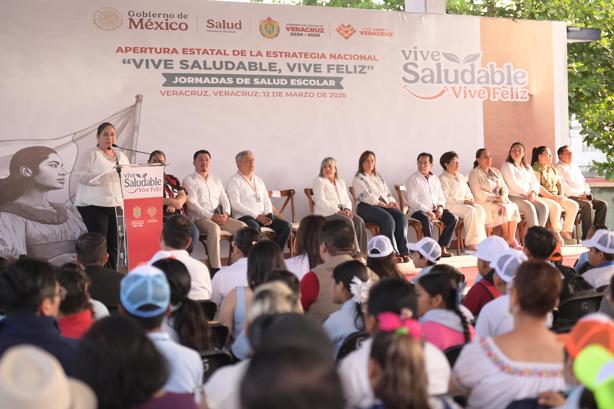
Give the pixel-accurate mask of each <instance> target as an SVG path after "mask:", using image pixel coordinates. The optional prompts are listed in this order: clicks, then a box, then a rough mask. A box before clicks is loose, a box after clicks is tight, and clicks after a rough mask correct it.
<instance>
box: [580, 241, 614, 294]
mask: <svg viewBox="0 0 614 409" xmlns="http://www.w3.org/2000/svg"><path fill="white" fill-rule="evenodd" d="M582 245H583V246H584V247H587V248H588V262H589V264H590V265H591V268H590V269H589V270H587V271H586V272H585V273H584V274H582V277H583V278H584V279H585V280H586V282H587V283H589V284H590V285H592V286H593V287H594V288H600V287H603V286H606V285H608V284H609V283H610V279H611V278H612V277H614V232H611V231H606V230H598V231H596V232H595V234H594V235H593V237H592V238H591V239H590V240H584V241H583V242H582Z"/></svg>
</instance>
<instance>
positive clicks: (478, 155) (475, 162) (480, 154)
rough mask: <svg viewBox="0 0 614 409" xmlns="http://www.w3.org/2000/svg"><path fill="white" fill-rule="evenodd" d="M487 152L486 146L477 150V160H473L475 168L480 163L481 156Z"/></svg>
mask: <svg viewBox="0 0 614 409" xmlns="http://www.w3.org/2000/svg"><path fill="white" fill-rule="evenodd" d="M484 152H486V148H480V149H478V150H477V151H475V160H474V161H473V168H474V169H475V168H477V167H478V165H479V163H478V159H480V156H482V154H483V153H484Z"/></svg>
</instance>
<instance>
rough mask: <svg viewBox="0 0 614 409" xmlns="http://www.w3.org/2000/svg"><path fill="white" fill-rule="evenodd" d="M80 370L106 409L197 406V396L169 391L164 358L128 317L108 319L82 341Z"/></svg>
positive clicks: (78, 370) (78, 364)
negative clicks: (165, 388) (166, 389)
mask: <svg viewBox="0 0 614 409" xmlns="http://www.w3.org/2000/svg"><path fill="white" fill-rule="evenodd" d="M76 372H77V378H78V379H80V380H82V381H83V382H85V383H86V384H88V385H89V386H90V387H91V388H92V389H93V390H94V393H95V394H96V397H97V398H98V407H99V408H100V409H125V408H134V409H156V408H167V407H172V408H174V409H196V403H195V402H194V397H193V396H192V395H191V394H187V393H184V394H178V393H172V392H168V391H165V390H164V385H165V383H166V382H167V379H168V377H169V367H168V366H167V362H166V360H165V358H164V356H163V355H162V354H161V353H160V351H158V349H157V348H156V346H155V345H154V343H153V342H152V341H151V339H150V338H149V337H148V336H147V334H145V332H144V331H143V328H142V327H141V326H140V325H138V324H137V323H136V322H135V321H134V320H131V319H129V318H126V317H121V316H111V317H106V318H103V319H102V320H100V321H97V322H96V323H95V324H94V325H93V326H92V328H91V329H90V330H89V331H88V332H87V333H86V334H85V336H84V337H83V338H82V340H81V344H80V347H79V354H78V357H77V371H76Z"/></svg>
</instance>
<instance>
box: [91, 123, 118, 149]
mask: <svg viewBox="0 0 614 409" xmlns="http://www.w3.org/2000/svg"><path fill="white" fill-rule="evenodd" d="M96 140H97V141H98V147H99V148H100V149H102V150H107V149H111V147H112V146H113V144H114V143H115V142H117V136H116V135H115V128H113V127H112V126H110V125H109V126H107V127H106V128H104V129H103V130H102V132H101V133H100V134H99V135H96Z"/></svg>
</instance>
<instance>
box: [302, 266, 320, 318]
mask: <svg viewBox="0 0 614 409" xmlns="http://www.w3.org/2000/svg"><path fill="white" fill-rule="evenodd" d="M319 293H320V280H318V276H317V275H316V274H315V273H314V272H313V271H310V272H308V273H307V274H305V275H304V276H303V278H302V280H301V304H302V305H303V310H305V311H309V307H311V305H312V304H313V303H314V302H316V300H317V299H318V294H319Z"/></svg>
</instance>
